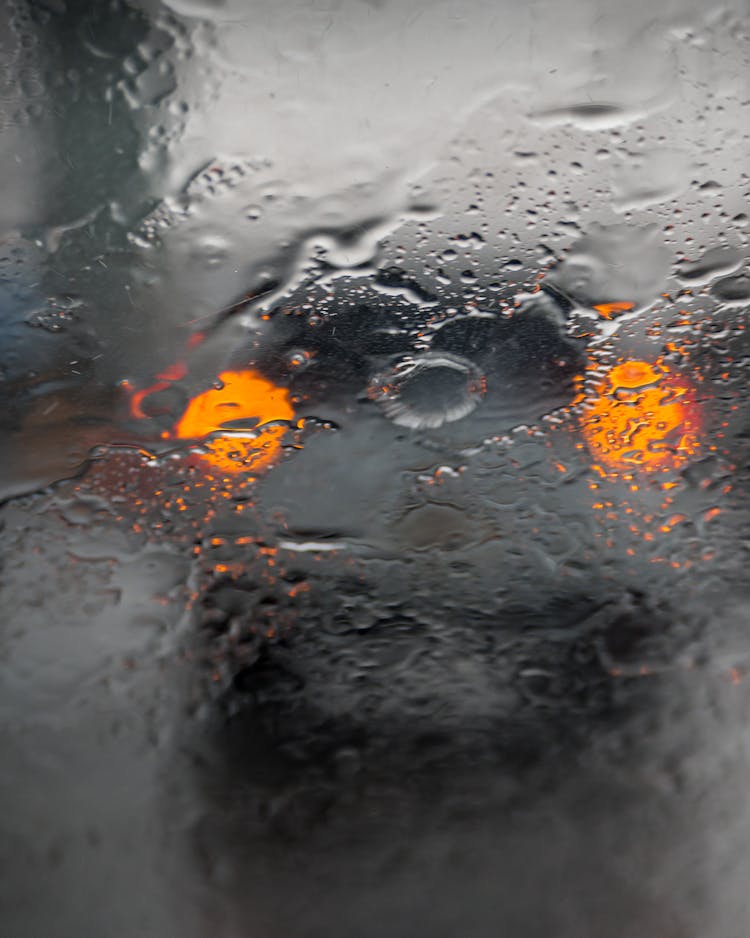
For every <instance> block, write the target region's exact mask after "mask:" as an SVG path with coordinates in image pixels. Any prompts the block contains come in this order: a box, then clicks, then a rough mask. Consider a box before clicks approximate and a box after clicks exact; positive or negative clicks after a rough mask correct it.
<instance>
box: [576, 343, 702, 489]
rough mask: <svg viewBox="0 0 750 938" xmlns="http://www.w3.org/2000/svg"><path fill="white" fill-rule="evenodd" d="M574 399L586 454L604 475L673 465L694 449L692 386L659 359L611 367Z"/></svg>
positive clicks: (696, 411)
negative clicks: (578, 411)
mask: <svg viewBox="0 0 750 938" xmlns="http://www.w3.org/2000/svg"><path fill="white" fill-rule="evenodd" d="M579 403H580V404H581V430H582V432H583V435H584V437H585V439H586V443H587V444H588V447H589V450H590V452H591V455H592V457H593V459H594V460H595V462H596V463H597V464H598V465H599V466H600V467H601V468H602V469H604V470H606V471H608V472H609V473H616V474H620V473H623V472H628V471H642V472H644V471H645V472H654V471H667V470H670V469H676V468H679V467H680V466H682V465H683V464H684V463H685V462H687V460H688V459H689V458H690V457H691V456H693V455H695V453H697V452H698V450H699V447H700V431H701V413H700V408H699V406H698V404H697V402H696V389H695V386H694V385H693V383H692V382H691V381H690V380H689V379H688V378H686V377H685V376H684V375H682V374H679V373H677V372H674V371H670V369H669V367H668V366H667V365H666V364H665V363H664V362H663V361H662V360H661V359H659V360H657V361H656V362H653V363H652V362H645V361H624V362H621V363H619V364H617V365H615V366H614V367H613V368H611V369H610V370H609V371H608V372H607V373H606V374H605V376H604V377H603V378H602V379H600V380H599V381H598V383H596V384H594V385H593V386H592V387H591V389H590V390H586V391H584V393H583V394H582V395H581V397H580V398H579Z"/></svg>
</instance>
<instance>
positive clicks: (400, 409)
mask: <svg viewBox="0 0 750 938" xmlns="http://www.w3.org/2000/svg"><path fill="white" fill-rule="evenodd" d="M484 389H485V387H484V377H483V376H482V373H481V372H480V371H479V369H478V368H477V367H476V366H475V365H473V364H472V363H471V362H470V361H468V360H467V359H465V358H461V357H460V356H458V355H450V354H446V353H435V352H428V353H426V354H425V355H421V356H419V357H414V356H409V357H408V358H404V359H402V360H401V361H400V362H398V363H397V364H396V365H395V366H394V367H393V368H391V369H390V370H389V371H387V372H383V373H381V374H379V375H377V376H376V377H375V379H374V380H373V381H372V383H371V384H370V389H369V396H370V397H371V398H372V399H373V400H375V401H377V402H378V403H379V404H380V405H381V406H382V408H383V410H384V411H385V413H386V415H387V416H388V417H390V418H391V420H393V422H394V423H397V424H399V426H402V427H412V428H413V429H426V428H436V427H441V426H442V425H443V424H445V423H451V422H452V421H454V420H460V419H461V418H462V417H466V416H467V415H468V414H470V413H471V412H472V411H473V410H474V408H475V407H476V406H477V404H478V403H479V401H480V400H481V398H482V395H483V394H484Z"/></svg>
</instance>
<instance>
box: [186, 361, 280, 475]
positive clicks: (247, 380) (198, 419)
mask: <svg viewBox="0 0 750 938" xmlns="http://www.w3.org/2000/svg"><path fill="white" fill-rule="evenodd" d="M219 382H220V383H221V386H220V387H214V388H209V390H208V391H204V392H203V393H202V394H199V395H197V397H194V398H193V399H192V400H191V401H190V403H189V404H188V406H187V409H186V410H185V413H184V414H183V415H182V417H181V418H180V419H179V421H178V422H177V424H176V426H175V428H174V431H173V434H172V435H173V436H174V437H175V438H176V439H179V440H206V442H205V443H203V450H204V452H203V453H202V454H201V458H202V459H203V460H205V461H206V462H207V463H209V465H210V466H211V467H212V468H214V469H217V470H219V471H221V472H224V473H228V474H233V473H237V472H246V471H247V470H248V469H251V470H257V469H261V468H265V467H266V466H268V465H270V464H271V463H272V462H273V461H274V460H275V458H276V457H277V456H278V454H279V451H280V449H281V438H282V436H283V435H284V432H285V430H286V427H284V426H271V427H266V428H264V424H267V423H270V422H272V421H275V420H290V419H291V418H292V417H293V416H294V408H293V407H292V404H291V402H290V400H289V392H288V391H287V390H286V389H285V388H281V387H278V386H277V385H275V384H273V383H272V382H271V381H268V380H267V379H266V378H264V377H263V376H262V375H259V374H258V373H257V372H255V371H223V372H221V374H220V375H219ZM250 420H256V421H257V427H259V429H254V428H253V429H242V430H232V429H227V428H226V426H225V425H226V424H227V423H229V422H230V421H232V422H233V421H250Z"/></svg>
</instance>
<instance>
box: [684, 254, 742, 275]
mask: <svg viewBox="0 0 750 938" xmlns="http://www.w3.org/2000/svg"><path fill="white" fill-rule="evenodd" d="M741 263H742V254H740V252H739V251H738V250H736V249H735V248H730V247H718V248H711V250H709V251H706V253H705V254H704V255H703V257H701V258H700V260H697V261H695V262H693V263H685V264H683V265H682V266H681V267H680V268H679V270H678V271H677V276H678V277H679V278H680V279H681V280H685V281H687V282H688V283H707V282H708V281H709V280H712V279H713V278H714V277H717V276H718V275H719V274H728V273H729V272H730V271H732V270H734V269H735V268H737V267H738V266H739V265H740V264H741Z"/></svg>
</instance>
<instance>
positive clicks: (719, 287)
mask: <svg viewBox="0 0 750 938" xmlns="http://www.w3.org/2000/svg"><path fill="white" fill-rule="evenodd" d="M711 292H712V293H713V295H714V296H716V297H718V298H719V299H720V300H723V301H724V302H725V303H744V302H745V301H747V300H750V276H748V275H747V274H739V275H738V276H736V277H722V279H721V280H717V281H716V283H714V284H713V286H712V287H711Z"/></svg>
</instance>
